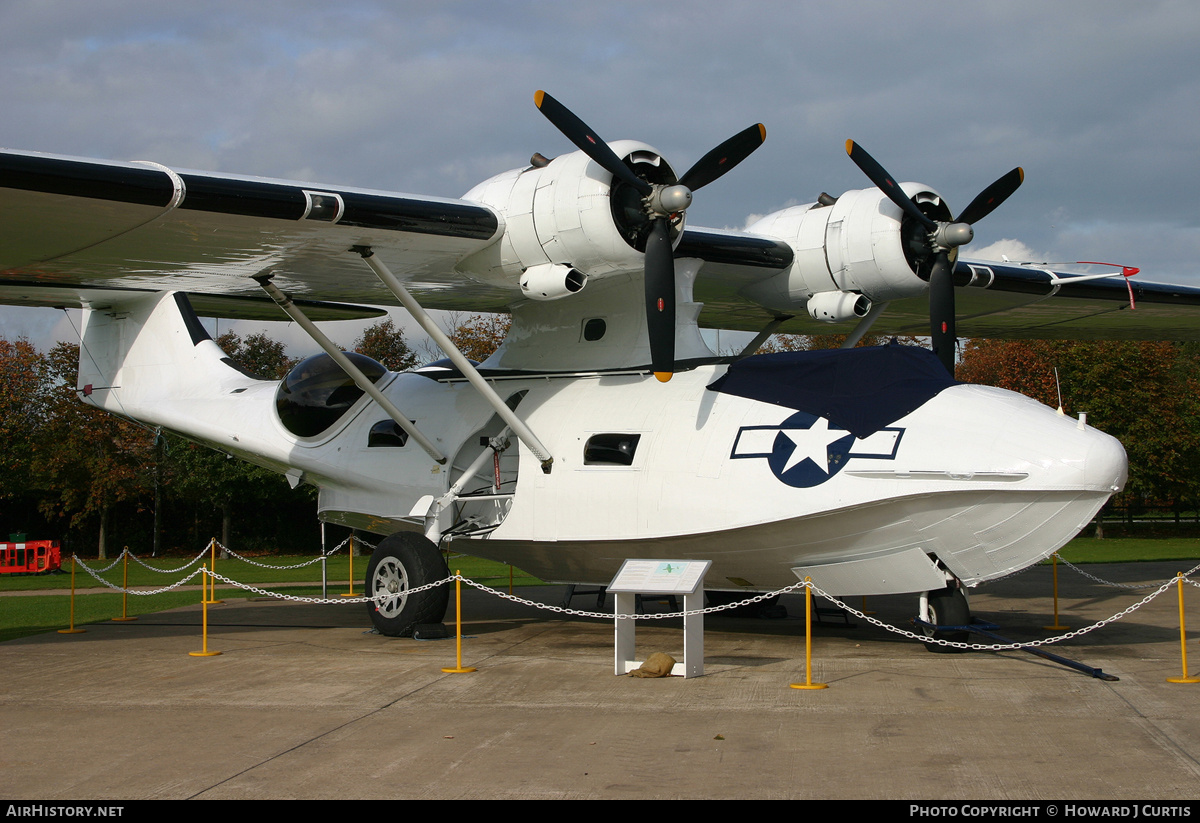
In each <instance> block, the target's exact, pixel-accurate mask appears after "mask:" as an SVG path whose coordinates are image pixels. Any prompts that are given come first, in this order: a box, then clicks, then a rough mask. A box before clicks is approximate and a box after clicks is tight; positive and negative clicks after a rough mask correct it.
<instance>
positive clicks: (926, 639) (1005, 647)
mask: <svg viewBox="0 0 1200 823" xmlns="http://www.w3.org/2000/svg"><path fill="white" fill-rule="evenodd" d="M1175 582H1176V581H1175V580H1174V579H1172V580H1168V581H1166V582H1165V583H1163V584H1162V585H1160V586H1159V587H1158V590H1157V591H1154V592H1151V593H1150V594H1148V595H1146V596H1145V597H1143V598H1142V599H1141V600H1139V601H1138V602H1137V603H1134V604H1133V605H1132V606H1130V607H1129V608H1127V609H1125V610H1124V611H1120V612H1117V613H1116V614H1114V615H1113V616H1112V617H1107V618H1105V619H1104V620H1101V621H1099V622H1097V623H1093V624H1092V625H1090V626H1084V627H1083V628H1081V629H1076V630H1075V631H1071V632H1067V633H1066V634H1060V635H1055V636H1054V637H1047V638H1045V639H1044V640H1030V641H1028V642H1023V643H990V644H976V643H959V642H956V641H953V640H944V639H942V638H940V637H930V636H928V635H925V634H916V633H915V632H910V631H908V630H906V629H901V628H899V627H898V626H892V625H891V624H889V623H884V622H882V621H880V620H876V619H875V618H873V617H869V616H868V615H866V614H863V613H862V612H860V611H858V610H857V609H855V608H854V607H853V606H848V605H846V604H845V603H843V602H842V601H841V600H838V599H837V598H836V597H834V596H833V595H830V594H826V593H825V592H823V591H821V590H820V589H818V588H817V587H816V586H815V585H814V586H813V587H812V588H813V591H814V592H816V593H818V594H820V595H821V596H822V597H824V598H825V599H826V600H828V601H829V602H830V603H833V604H834V605H835V606H837V607H838V608H840V609H842V610H844V611H847V612H849V613H850V614H852V615H854V616H855V617H857V618H859V619H860V620H865V621H867V622H868V623H871V624H872V625H875V626H878V627H879V628H881V629H885V630H886V631H889V632H892V633H893V634H899V635H901V636H903V637H908V638H911V639H913V640H920V641H921V642H922V643H932V644H934V645H937V646H949V647H952V648H955V649H970V650H972V651H1011V650H1014V649H1022V648H1027V647H1029V646H1049V645H1051V644H1053V643H1059V642H1061V641H1063V640H1070V639H1073V638H1076V637H1080V636H1082V635H1085V634H1087V633H1088V632H1093V631H1095V630H1096V629H1099V628H1101V627H1103V626H1107V625H1108V624H1109V623H1114V622H1116V621H1117V620H1120V619H1121V618H1123V617H1125V616H1126V615H1129V614H1132V613H1133V612H1135V611H1137V610H1138V609H1140V608H1141V607H1142V606H1145V605H1146V604H1147V603H1149V602H1150V601H1151V600H1154V599H1155V598H1156V597H1158V596H1159V595H1160V594H1162V593H1163V592H1165V591H1166V590H1167V589H1169V588H1170V587H1171V586H1172V585H1173V584H1174V583H1175Z"/></svg>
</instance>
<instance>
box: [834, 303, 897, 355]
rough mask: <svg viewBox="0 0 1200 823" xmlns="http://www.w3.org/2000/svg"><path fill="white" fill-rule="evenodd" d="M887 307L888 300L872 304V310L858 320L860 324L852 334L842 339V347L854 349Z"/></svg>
mask: <svg viewBox="0 0 1200 823" xmlns="http://www.w3.org/2000/svg"><path fill="white" fill-rule="evenodd" d="M887 307H888V302H887V301H886V300H885V301H884V302H882V303H876V304H875V305H873V306H871V309H870V311H868V312H867V313H866V315H864V316H863V319H862V320H859V321H858V325H857V326H855V327H854V331H852V332H850V334H848V335H847V336H846V339H845V340H844V341H842V345H841V346H840V348H843V349H852V348H854V347H855V346H857V345H858V341H859V340H862V339H863V335H865V334H866V333H867V332H868V331H870V330H871V326H873V325H875V321H876V320H878V319H879V315H881V314H883V313H884V312H885V311H886V310H887Z"/></svg>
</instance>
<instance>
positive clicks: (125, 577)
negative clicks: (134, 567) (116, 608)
mask: <svg viewBox="0 0 1200 823" xmlns="http://www.w3.org/2000/svg"><path fill="white" fill-rule="evenodd" d="M121 557H123V558H124V559H125V562H124V564H123V566H122V569H121V616H120V617H114V618H113V619H112V622H114V623H128V622H130V621H132V620H137V618H136V617H130V616H129V547H128V546H126V547H125V551H123V552H121Z"/></svg>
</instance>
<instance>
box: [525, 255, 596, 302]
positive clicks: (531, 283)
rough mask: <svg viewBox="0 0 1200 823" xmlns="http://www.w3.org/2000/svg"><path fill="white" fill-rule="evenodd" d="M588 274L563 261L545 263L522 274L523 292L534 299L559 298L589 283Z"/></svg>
mask: <svg viewBox="0 0 1200 823" xmlns="http://www.w3.org/2000/svg"><path fill="white" fill-rule="evenodd" d="M587 279H588V278H587V275H586V274H584V273H583V272H581V271H580V270H579V269H575V268H572V267H570V266H564V265H562V264H561V263H544V264H542V265H540V266H533V267H532V268H529V269H526V270H525V273H524V274H523V275H521V293H522V294H524V295H525V296H526V297H528V298H530V299H532V300H557V299H558V298H560V297H566V296H567V295H569V294H574V293H575V292H577V291H579V290H580V289H582V288H583V287H584V286H586V285H587Z"/></svg>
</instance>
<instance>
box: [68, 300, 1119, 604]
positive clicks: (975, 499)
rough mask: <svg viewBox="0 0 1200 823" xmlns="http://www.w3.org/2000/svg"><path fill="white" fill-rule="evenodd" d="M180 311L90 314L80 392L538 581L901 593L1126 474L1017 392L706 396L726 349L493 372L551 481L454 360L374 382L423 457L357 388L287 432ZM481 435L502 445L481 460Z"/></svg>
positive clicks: (1087, 431)
mask: <svg viewBox="0 0 1200 823" xmlns="http://www.w3.org/2000/svg"><path fill="white" fill-rule="evenodd" d="M186 313H187V308H186V305H181V303H180V301H179V300H177V299H176V298H175V297H174V295H172V294H164V295H149V296H147V297H144V298H142V299H141V303H140V304H136V305H134V304H129V305H127V306H126V310H125V311H123V312H121V313H120V314H115V313H114V314H105V313H103V312H100V311H95V312H90V313H89V314H88V316H87V323H86V325H85V329H84V346H85V348H86V350H87V351H88V352H89V353H91V354H92V355H95V356H96V359H97V360H99V359H102V358H100V357H99V355H101V354H103V353H104V352H113V353H115V352H116V351H118V350H122V351H123V353H122V354H120V355H119V356H116V357H114V358H113V359H111V360H109V361H108V362H110V363H111V364H112V370H111V371H108V370H107V369H106V370H105V373H100V372H97V373H94V374H88V373H86V371H85V372H84V373H83V374H82V375H81V384H86V383H93V384H95V385H97V386H115V387H118V388H116V389H111V390H97V391H94V392H93V393H92V394H91V395H90V400H91V402H94V403H96V404H97V405H100V406H101V407H103V408H107V409H109V410H111V411H115V412H118V413H122V414H126V415H129V416H132V417H136V418H138V419H140V420H143V421H146V422H149V423H153V424H158V425H162V426H164V427H166V428H169V429H172V430H174V431H177V432H180V433H182V434H184V435H186V436H188V437H191V438H194V439H196V440H199V441H202V442H205V443H207V444H209V445H211V446H213V447H215V448H217V449H220V450H222V451H226V452H228V453H231V454H234V455H236V456H238V457H242V458H245V459H249V460H251V461H254V462H257V463H259V464H262V465H265V466H268V467H270V468H273V469H275V470H277V471H280V472H281V473H285V474H287V475H288V476H289V478H290V479H291V480H292V481H293V482H309V483H312V484H315V485H316V486H318V487H319V489H320V503H319V508H320V512H321V516H322V517H323V518H324V519H326V520H328V521H330V522H336V523H341V524H344V525H347V526H352V527H355V528H360V529H364V530H369V531H372V532H376V533H380V534H388V533H391V532H395V531H400V530H415V531H422V532H424V533H426V534H428V535H430V536H432V537H434V538H435V539H437V538H438V537H441V538H442V539H444V540H445V539H449V540H451V541H453V543H455V544H457V545H455V548H456V549H458V550H460V551H463V552H465V553H468V554H473V555H478V556H482V557H489V558H494V559H498V560H503V561H506V562H509V563H512V564H513V565H516V566H518V567H520V568H522V569H525V570H526V571H528V572H530V573H532V574H534V575H536V576H538V577H541V578H543V579H546V580H551V581H561V582H571V583H605V582H607V581H608V580H609V579H611V577H612V575H613V574H614V573H615V571H616V570H617V568H618V567H619V565H620V563H621V562H622V561H623V560H624V559H627V558H634V557H638V558H688V559H698V560H711V561H713V566H712V569H711V570H710V572H709V574H708V577H707V581H706V586H707V587H708V588H710V589H729V590H739V589H740V590H746V591H766V590H771V589H775V588H779V587H782V586H785V585H788V584H790V583H794V582H795V581H796V580H797V577H798V576H799V577H803V576H804V575H811V576H812V577H813V579H814V580H815V581H817V583H818V585H822V587H823V588H826V590H828V591H831V592H834V593H837V594H882V593H900V592H918V591H927V590H930V589H936V588H939V587H940V586H944V585H945V581H946V579H947V578H946V575H945V572H949V573H950V574H952V575H954V576H955V577H957V578H958V579H960V580H961V581H963V582H964V583H966V584H967V585H975V584H978V583H980V582H983V581H986V580H989V579H993V578H996V577H1000V576H1003V575H1005V574H1009V573H1011V572H1013V571H1015V570H1018V569H1021V568H1024V567H1025V566H1028V565H1029V564H1031V563H1034V562H1036V561H1038V560H1040V559H1042V558H1044V557H1046V556H1047V555H1049V554H1050V553H1051V552H1053V551H1055V550H1056V549H1058V548H1059V547H1060V546H1062V545H1063V544H1064V543H1066V542H1067V541H1068V540H1070V539H1071V538H1072V537H1073V536H1074V535H1075V534H1076V533H1077V532H1078V530H1079V529H1080V528H1081V527H1083V526H1084V525H1086V523H1087V522H1088V521H1089V520H1090V519H1091V518H1092V517H1093V516H1094V515H1095V513H1096V512H1097V511H1098V510H1099V508H1100V507H1101V506H1102V505H1103V504H1104V502H1105V501H1106V500H1107V499H1108V497H1109V496H1110V495H1111V494H1113V493H1114V492H1115V491H1117V490H1119V489H1120V488H1121V486H1122V484H1123V483H1124V480H1125V476H1126V460H1125V454H1124V450H1123V449H1122V447H1121V445H1120V443H1118V442H1117V441H1116V440H1115V439H1114V438H1112V437H1109V436H1108V435H1106V434H1103V433H1101V432H1099V431H1097V430H1096V429H1094V428H1092V427H1090V426H1087V425H1085V424H1084V423H1082V422H1081V421H1076V420H1074V419H1071V418H1067V417H1065V416H1063V415H1060V414H1058V413H1056V412H1055V411H1054V410H1052V409H1050V408H1048V407H1046V406H1044V405H1042V404H1040V403H1037V402H1036V401H1033V400H1030V399H1028V398H1025V397H1023V396H1021V395H1018V394H1015V393H1012V392H1008V391H1004V390H1001V389H995V388H990V387H984V386H975V385H965V384H953V385H948V386H946V387H945V388H943V389H941V390H940V391H937V392H936V393H935V394H933V395H932V396H930V397H929V398H928V399H925V400H923V402H920V405H919V406H918V407H916V408H915V409H913V410H912V411H910V412H908V413H906V414H904V415H903V416H901V417H899V418H898V419H895V420H891V421H887V424H886V425H883V426H879V427H878V428H876V430H874V431H871V432H869V433H866V434H864V435H862V436H856V435H855V434H852V433H851V432H850V431H848V430H846V429H845V428H843V427H842V426H841V425H839V424H838V423H836V422H831V421H830V420H829V419H828V418H827V417H825V416H821V415H819V414H813V413H810V412H805V411H801V410H797V409H795V408H789V407H785V406H782V405H778V404H776V403H775V402H764V401H762V400H757V399H751V398H748V397H745V396H739V395H737V394H733V393H728V392H726V391H723V390H719V389H714V388H710V386H711V385H712V384H713V382H714V381H715V380H717V379H718V378H720V377H722V376H723V375H724V374H726V372H727V371H728V370H729V368H730V366H729V365H728V364H727V363H723V362H714V363H708V364H702V365H696V366H694V367H692V368H689V369H687V370H684V371H680V372H679V373H677V374H676V375H675V377H674V379H672V380H671V381H670V382H669V383H665V384H664V383H660V382H658V381H657V380H655V379H654V378H653V377H652V376H650V375H648V374H646V373H645V372H644V371H609V372H592V373H549V372H547V373H540V374H539V373H527V372H522V373H513V374H508V375H505V374H503V373H495V372H491V373H489V374H490V380H491V383H492V385H493V386H494V388H495V389H496V390H497V392H498V393H499V395H500V396H501V397H502V398H504V399H505V400H506V401H507V402H508V404H509V405H510V406H513V405H515V408H516V411H517V412H518V414H519V415H520V416H521V417H522V419H523V420H524V421H525V422H526V423H527V424H528V425H529V427H530V428H531V429H532V430H534V431H535V432H536V433H537V435H538V437H539V438H540V439H541V441H542V442H543V443H544V444H545V445H546V447H547V448H548V449H549V450H550V451H551V453H552V454H553V457H554V462H553V467H552V470H551V471H550V472H548V473H546V472H543V471H542V468H541V465H540V461H539V460H538V459H537V458H536V457H535V456H534V455H533V454H532V453H531V452H530V451H529V450H528V449H527V448H526V447H525V446H524V445H523V444H519V443H518V442H517V439H516V438H515V437H511V436H507V437H506V436H505V432H504V431H503V430H504V428H505V426H504V423H503V422H502V421H501V420H500V419H499V417H498V416H497V415H496V414H495V412H494V411H493V409H492V408H491V407H490V406H489V405H488V404H487V402H486V401H485V400H484V399H483V398H482V397H481V396H480V395H479V394H478V393H477V392H476V391H475V390H474V389H473V388H472V387H471V386H469V385H468V384H467V383H466V381H465V380H463V379H462V377H461V376H459V375H457V373H456V372H454V371H453V370H450V369H447V368H444V367H439V366H434V367H427V368H426V369H423V370H421V371H418V372H415V373H403V374H393V373H385V374H383V375H382V376H381V377H380V378H379V379H378V380H377V381H376V386H377V387H378V388H380V389H381V390H382V391H383V393H384V395H385V396H386V397H387V398H388V399H390V400H391V401H392V402H394V403H395V404H396V406H398V407H399V408H400V409H401V410H403V412H404V413H405V415H406V416H407V417H408V418H409V420H411V421H414V422H415V424H416V427H417V428H418V429H419V430H420V431H421V432H422V433H424V434H425V435H426V436H427V437H428V438H430V439H431V440H433V441H434V442H435V443H436V444H437V445H438V446H439V447H440V448H442V449H443V450H444V452H445V453H446V454H447V455H448V456H450V458H451V459H450V460H449V462H448V463H447V464H446V465H439V464H438V463H437V462H436V461H434V460H433V459H432V458H431V457H430V456H429V455H428V454H427V453H426V452H424V451H423V450H422V449H420V448H417V447H416V445H415V444H414V443H413V442H411V441H407V442H406V441H405V438H403V436H402V435H397V433H396V432H395V431H394V430H393V428H392V423H391V421H390V419H389V418H388V415H387V414H386V413H384V412H383V411H382V410H381V409H380V407H379V406H378V405H377V404H376V403H375V402H374V401H373V400H371V399H370V398H369V397H366V396H360V397H358V399H357V400H356V401H354V402H353V403H351V404H349V405H347V406H346V407H345V408H344V409H343V410H342V411H340V412H337V413H336V414H333V415H332V417H330V418H329V419H328V420H326V419H323V420H322V421H321V422H319V423H317V424H315V426H314V428H313V430H309V431H301V433H299V434H297V433H296V432H295V431H291V430H289V428H288V425H286V424H285V422H283V421H282V420H281V418H280V415H279V412H278V410H277V401H278V396H279V386H280V384H279V383H278V382H276V381H263V380H256V379H253V378H251V377H249V376H246V375H244V374H242V373H241V372H239V371H237V370H236V369H234V368H232V367H231V366H230V365H228V363H227V362H223V358H224V353H223V352H221V350H220V349H219V348H218V347H217V346H216V344H215V343H213V342H212V341H211V340H208V339H203V338H202V337H198V336H197V335H196V334H195V333H194V331H191V330H190V329H189V326H188V324H187V323H186V322H185V317H184V315H185V314H186ZM195 325H196V324H193V326H192V328H193V329H194V328H195ZM143 326H144V327H146V330H147V331H148V333H139V334H138V335H137V336H136V337H132V338H131V337H130V335H129V334H126V333H124V332H125V331H128V330H130V329H134V328H141V327H143ZM123 330H124V331H123ZM131 339H132V343H130V340H131ZM842 354H843V356H844V355H845V354H846V353H842ZM777 357H778V356H777ZM786 357H787V356H785V359H786ZM792 357H796V358H799V359H803V358H804V357H805V355H803V354H800V355H793V356H792ZM497 359H499V356H498V358H497ZM755 359H758V358H755ZM87 362H88V360H87V359H86V358H85V361H84V366H85V368H86V365H87ZM743 362H745V361H743ZM485 365H486V364H485ZM735 368H736V367H735ZM792 368H793V367H792V366H790V365H787V364H786V363H785V365H784V366H783V371H782V374H783V375H784V378H785V379H784V380H782V381H781V382H783V383H786V382H787V380H786V378H787V376H788V375H790V374H792V373H793V372H792V371H791V369H792ZM297 369H298V370H301V367H297ZM337 374H339V375H340V372H338V373H337ZM771 379H772V380H776V379H777V378H775V377H773V378H771ZM800 379H804V378H803V377H801V378H800ZM316 382H317V383H319V384H321V385H327V384H325V383H322V381H321V379H320V378H319V377H318V378H317V379H316ZM343 382H348V379H346V378H343ZM767 390H768V391H771V390H772V389H771V388H770V385H768V387H767ZM886 400H887V398H886V397H885V396H883V395H879V396H875V397H867V398H865V399H863V400H859V401H854V403H867V404H873V403H882V402H886ZM852 405H854V404H852ZM306 413H307V412H301V417H303V415H304V414H306ZM330 420H332V422H329V421H330ZM373 429H375V430H376V434H375V436H374V437H373V436H372V430H373ZM481 438H484V439H485V440H488V439H493V438H496V439H499V440H507V441H508V446H507V448H506V449H502V450H501V451H500V452H499V455H498V459H497V458H495V457H493V456H492V449H491V448H489V447H488V446H485V445H481ZM485 452H487V453H486V454H484V453H485ZM481 454H483V458H482V460H481V462H476V458H478V457H479V456H480V455H481ZM473 463H475V464H476V465H475V466H473V467H472V464H473ZM468 469H472V470H471V471H469V472H468V471H467V470H468ZM464 472H467V476H466V478H465V479H464ZM455 484H458V486H457V491H458V494H457V495H454V496H452V497H454V498H455V499H449V498H447V497H446V495H447V491H448V490H449V489H451V487H452V486H454V485H455Z"/></svg>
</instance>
